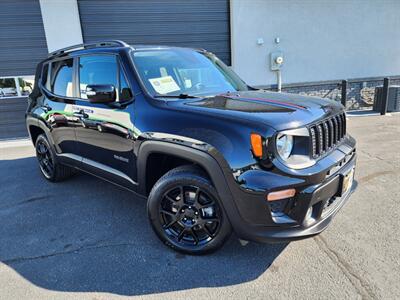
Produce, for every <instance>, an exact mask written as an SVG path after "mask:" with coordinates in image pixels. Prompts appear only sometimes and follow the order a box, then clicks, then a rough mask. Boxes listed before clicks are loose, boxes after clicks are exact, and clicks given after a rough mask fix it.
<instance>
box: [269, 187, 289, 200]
mask: <svg viewBox="0 0 400 300" xmlns="http://www.w3.org/2000/svg"><path fill="white" fill-rule="evenodd" d="M295 194H296V190H295V189H288V190H282V191H277V192H272V193H269V194H268V196H267V200H268V201H276V200H281V199H287V198H292V197H293V196H294V195H295Z"/></svg>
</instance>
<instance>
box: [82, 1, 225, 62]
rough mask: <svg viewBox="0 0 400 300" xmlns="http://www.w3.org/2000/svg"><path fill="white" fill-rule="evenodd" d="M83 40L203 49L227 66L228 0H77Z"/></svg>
mask: <svg viewBox="0 0 400 300" xmlns="http://www.w3.org/2000/svg"><path fill="white" fill-rule="evenodd" d="M78 4H79V12H80V18H81V26H82V33H83V39H84V41H85V42H92V41H98V40H103V39H120V40H124V41H126V42H127V43H129V44H132V45H134V44H162V45H171V46H186V47H194V48H204V49H207V50H209V51H211V52H213V53H215V54H216V55H217V56H218V57H219V58H220V59H222V60H223V61H224V62H225V63H227V64H228V65H230V60H231V59H230V20H229V0H201V1H199V0H168V1H163V0H132V1H128V0H115V1H109V0H101V1H98V0H78Z"/></svg>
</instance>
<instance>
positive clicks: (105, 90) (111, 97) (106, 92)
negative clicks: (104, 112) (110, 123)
mask: <svg viewBox="0 0 400 300" xmlns="http://www.w3.org/2000/svg"><path fill="white" fill-rule="evenodd" d="M116 96H117V94H116V91H115V86H114V85H112V84H91V85H88V86H86V97H87V98H88V100H89V102H91V103H112V102H115V99H116Z"/></svg>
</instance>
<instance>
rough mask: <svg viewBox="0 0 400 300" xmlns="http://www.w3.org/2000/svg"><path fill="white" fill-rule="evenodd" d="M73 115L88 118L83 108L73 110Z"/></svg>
mask: <svg viewBox="0 0 400 300" xmlns="http://www.w3.org/2000/svg"><path fill="white" fill-rule="evenodd" d="M74 117H77V118H80V119H87V118H89V115H88V114H87V113H85V112H84V111H83V110H80V111H79V112H74Z"/></svg>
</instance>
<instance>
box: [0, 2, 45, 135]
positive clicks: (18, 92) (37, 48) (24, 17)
mask: <svg viewBox="0 0 400 300" xmlns="http://www.w3.org/2000/svg"><path fill="white" fill-rule="evenodd" d="M46 56H47V44H46V38H45V34H44V28H43V22H42V15H41V12H40V5H39V0H1V1H0V140H1V139H9V138H19V137H25V136H27V135H28V133H27V131H26V128H25V121H24V114H25V110H26V107H27V101H26V96H27V95H28V94H29V93H30V92H31V90H32V85H33V76H30V75H33V74H35V68H36V65H37V63H38V62H39V61H40V60H42V59H43V58H45V57H46Z"/></svg>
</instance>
